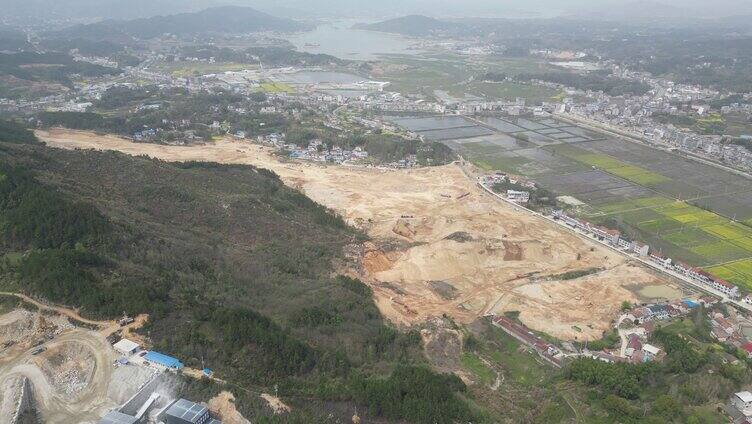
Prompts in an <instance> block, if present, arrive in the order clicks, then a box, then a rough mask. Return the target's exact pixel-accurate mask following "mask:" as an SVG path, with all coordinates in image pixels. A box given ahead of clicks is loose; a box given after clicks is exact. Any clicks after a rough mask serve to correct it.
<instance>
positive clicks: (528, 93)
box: [467, 82, 560, 103]
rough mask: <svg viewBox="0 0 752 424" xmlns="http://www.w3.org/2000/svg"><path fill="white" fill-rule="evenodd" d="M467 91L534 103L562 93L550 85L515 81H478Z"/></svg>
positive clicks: (496, 97)
mask: <svg viewBox="0 0 752 424" xmlns="http://www.w3.org/2000/svg"><path fill="white" fill-rule="evenodd" d="M467 91H468V92H470V93H471V94H475V95H478V96H481V97H485V98H488V99H492V100H496V99H504V100H514V99H516V98H518V97H521V98H524V99H526V100H528V101H529V102H533V103H540V102H542V101H550V100H551V99H553V98H554V97H555V96H557V95H559V94H560V92H559V91H558V90H555V89H552V88H549V87H543V86H537V85H532V84H520V83H515V82H499V83H496V82H493V83H492V82H476V83H473V84H471V85H470V86H468V87H467Z"/></svg>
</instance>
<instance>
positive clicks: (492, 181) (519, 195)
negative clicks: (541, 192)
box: [480, 172, 535, 205]
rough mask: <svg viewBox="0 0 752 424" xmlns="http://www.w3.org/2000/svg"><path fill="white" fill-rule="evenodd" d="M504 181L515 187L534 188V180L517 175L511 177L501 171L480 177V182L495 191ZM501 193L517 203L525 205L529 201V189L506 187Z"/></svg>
mask: <svg viewBox="0 0 752 424" xmlns="http://www.w3.org/2000/svg"><path fill="white" fill-rule="evenodd" d="M505 183H509V184H511V185H513V186H515V187H524V188H527V189H530V190H534V189H535V183H534V182H532V181H529V180H525V179H523V178H519V177H513V176H510V175H507V174H505V173H503V172H496V173H494V174H489V175H484V176H482V177H480V184H481V185H482V186H484V187H486V188H488V189H490V190H493V191H496V187H497V185H498V184H505ZM501 194H502V196H503V197H504V198H505V199H507V200H509V201H510V202H514V203H517V204H518V205H526V204H527V203H528V202H529V201H530V191H527V190H512V189H507V190H505V191H503V192H502V193H501Z"/></svg>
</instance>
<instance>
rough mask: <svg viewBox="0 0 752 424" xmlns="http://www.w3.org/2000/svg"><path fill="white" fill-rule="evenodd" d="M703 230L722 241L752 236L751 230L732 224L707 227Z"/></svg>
mask: <svg viewBox="0 0 752 424" xmlns="http://www.w3.org/2000/svg"><path fill="white" fill-rule="evenodd" d="M703 230H704V231H706V232H708V233H710V234H713V235H715V236H717V237H718V238H720V239H723V240H736V239H740V238H743V237H749V236H752V229H749V228H746V227H744V226H742V225H739V224H736V223H733V222H729V223H722V224H714V225H709V226H707V227H703Z"/></svg>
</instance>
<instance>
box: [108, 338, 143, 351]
mask: <svg viewBox="0 0 752 424" xmlns="http://www.w3.org/2000/svg"><path fill="white" fill-rule="evenodd" d="M112 347H114V348H115V349H117V350H120V351H123V352H130V351H132V350H136V349H138V343H136V342H134V341H131V340H128V339H120V341H119V342H117V343H115V344H114V345H113V346H112Z"/></svg>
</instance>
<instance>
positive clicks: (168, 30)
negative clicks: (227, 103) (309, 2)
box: [49, 6, 309, 40]
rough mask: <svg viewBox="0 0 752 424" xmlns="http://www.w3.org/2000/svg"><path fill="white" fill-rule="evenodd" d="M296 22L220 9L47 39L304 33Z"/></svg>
mask: <svg viewBox="0 0 752 424" xmlns="http://www.w3.org/2000/svg"><path fill="white" fill-rule="evenodd" d="M308 28H309V27H308V26H307V25H304V24H301V23H299V22H296V21H293V20H290V19H285V18H278V17H275V16H272V15H269V14H266V13H263V12H260V11H258V10H255V9H252V8H250V7H238V6H221V7H212V8H209V9H206V10H202V11H200V12H190V13H179V14H175V15H165V16H154V17H151V18H141V19H133V20H122V21H115V20H110V21H104V22H97V23H93V24H88V25H78V26H75V27H72V28H67V29H64V30H61V31H58V32H54V33H51V34H49V35H52V36H56V37H81V38H96V37H97V36H102V39H105V40H111V39H112V38H113V36H117V35H127V36H130V37H135V38H139V39H149V38H154V37H157V36H160V35H162V34H175V35H190V34H199V33H208V32H225V33H246V32H256V31H280V32H293V31H302V30H305V29H308Z"/></svg>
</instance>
